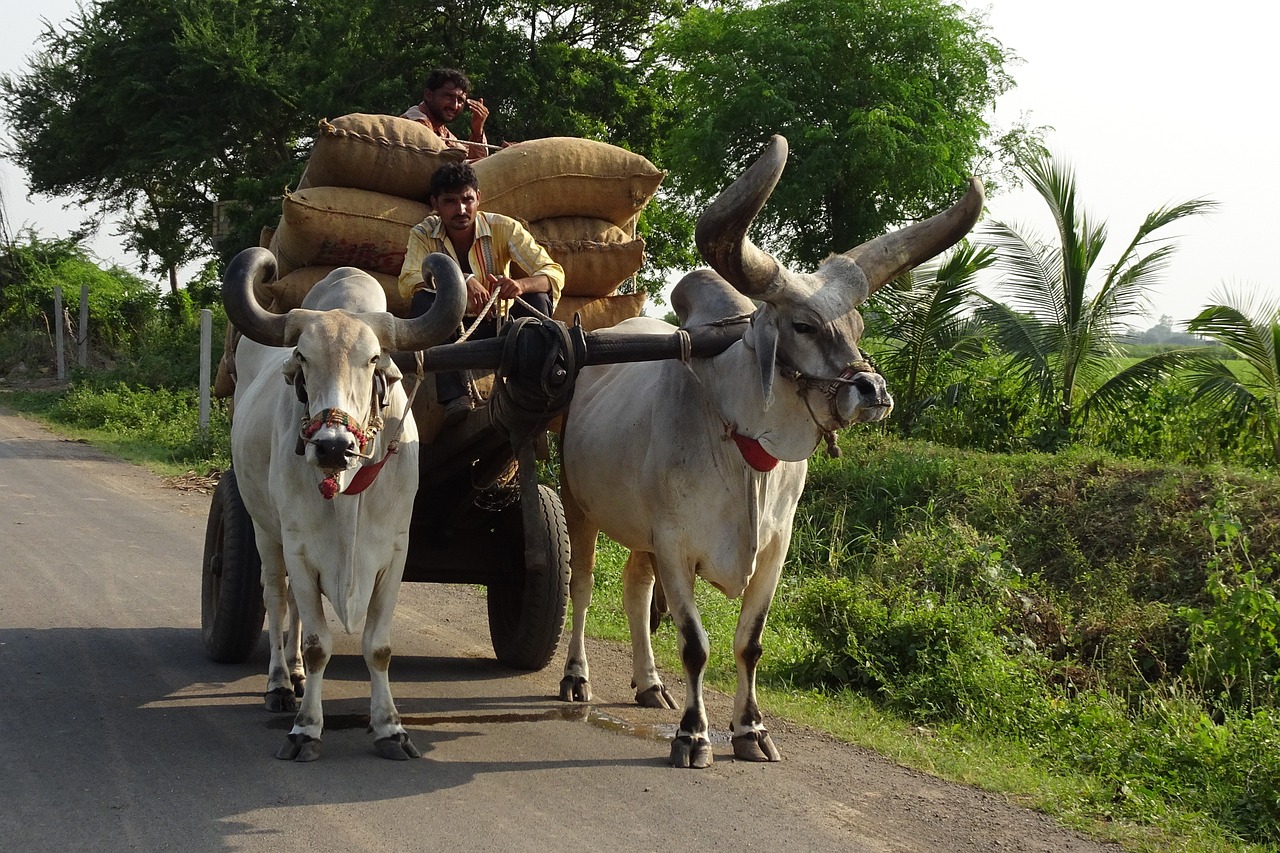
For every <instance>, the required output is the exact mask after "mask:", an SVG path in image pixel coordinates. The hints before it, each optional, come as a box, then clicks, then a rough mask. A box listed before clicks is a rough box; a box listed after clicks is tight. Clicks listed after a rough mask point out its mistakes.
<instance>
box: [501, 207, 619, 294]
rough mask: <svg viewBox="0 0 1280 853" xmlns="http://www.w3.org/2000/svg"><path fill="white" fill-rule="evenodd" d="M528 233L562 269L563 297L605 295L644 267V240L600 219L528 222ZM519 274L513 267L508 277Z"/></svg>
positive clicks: (583, 217) (569, 218) (561, 219)
mask: <svg viewBox="0 0 1280 853" xmlns="http://www.w3.org/2000/svg"><path fill="white" fill-rule="evenodd" d="M528 227H529V233H530V234H532V235H533V236H534V238H535V239H537V241H538V243H539V244H541V245H542V247H543V248H545V249H546V250H547V254H549V255H551V257H552V258H553V259H554V260H555V262H556V263H558V264H559V265H560V266H562V267H564V295H566V296H605V295H607V294H610V293H613V291H615V290H617V289H618V285H620V284H622V282H624V281H626V280H627V279H628V278H630V277H631V276H633V275H635V274H636V271H637V270H639V269H640V267H641V266H642V265H643V264H644V240H641V239H640V238H638V237H635V238H633V237H630V236H629V235H628V234H627V232H626V231H624V230H623V229H621V228H619V227H618V226H617V225H614V224H612V223H611V222H608V221H607V220H604V219H593V218H591V217H587V216H556V217H552V218H551V219H540V220H538V221H537V222H530V223H529V226H528ZM523 274H524V273H523V271H522V270H520V268H519V266H518V265H516V266H515V268H514V269H513V270H512V275H514V276H516V277H517V278H518V277H520V276H521V275H523Z"/></svg>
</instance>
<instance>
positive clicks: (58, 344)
mask: <svg viewBox="0 0 1280 853" xmlns="http://www.w3.org/2000/svg"><path fill="white" fill-rule="evenodd" d="M53 325H54V328H55V331H54V333H53V349H54V353H55V355H54V364H55V365H57V376H58V381H59V382H61V381H62V380H64V379H66V378H67V355H66V353H65V352H64V349H65V347H66V342H65V341H64V340H63V338H62V327H63V326H64V325H66V318H65V317H63V316H62V285H60V284H55V285H54V286H53Z"/></svg>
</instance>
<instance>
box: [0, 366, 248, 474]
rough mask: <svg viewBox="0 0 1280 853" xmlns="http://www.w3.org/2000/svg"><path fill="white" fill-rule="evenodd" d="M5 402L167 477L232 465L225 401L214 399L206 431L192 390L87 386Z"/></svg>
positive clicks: (1, 398)
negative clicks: (202, 427) (201, 423)
mask: <svg viewBox="0 0 1280 853" xmlns="http://www.w3.org/2000/svg"><path fill="white" fill-rule="evenodd" d="M0 403H2V404H4V405H6V406H8V407H10V408H12V409H14V410H16V411H20V412H23V413H24V414H27V415H29V416H31V417H34V418H36V419H38V420H40V421H42V422H44V423H46V424H48V425H49V426H51V427H53V428H55V429H57V430H58V431H59V432H60V433H62V434H64V435H67V436H69V437H71V438H75V439H79V440H83V441H87V442H89V443H91V444H93V445H94V446H96V447H99V448H101V449H102V450H104V451H106V452H107V453H110V454H112V455H113V456H118V457H120V458H121V459H126V460H128V461H130V462H134V463H137V464H139V465H143V466H145V467H147V468H149V469H150V470H152V471H155V472H156V473H158V474H161V475H164V476H180V475H182V474H186V473H189V472H194V473H197V474H208V473H210V472H215V471H222V470H224V469H226V468H227V467H229V465H230V449H229V448H230V431H231V425H230V417H229V415H228V412H227V406H226V401H224V400H214V401H212V406H211V409H210V413H209V424H208V427H207V428H206V429H204V430H201V429H200V417H199V414H200V412H199V397H198V395H197V393H196V392H195V391H194V390H191V389H179V390H168V389H163V388H162V389H145V388H131V387H130V386H128V385H125V384H122V383H116V384H111V385H107V386H105V387H98V386H95V385H93V384H89V383H84V384H72V385H71V387H70V388H69V389H67V390H65V391H12V392H7V393H5V394H2V395H0Z"/></svg>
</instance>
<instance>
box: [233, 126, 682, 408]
mask: <svg viewBox="0 0 1280 853" xmlns="http://www.w3.org/2000/svg"><path fill="white" fill-rule="evenodd" d="M465 156H466V152H464V151H463V150H461V149H458V148H452V147H449V146H447V145H446V144H445V142H444V140H442V139H441V138H440V137H439V136H438V135H436V133H435V132H434V131H432V130H431V128H429V127H427V126H426V125H424V124H421V123H419V122H416V121H411V120H409V119H402V118H399V117H397V116H385V115H368V114H363V113H353V114H351V115H347V116H342V117H341V118H337V119H334V120H333V121H328V120H322V121H321V122H320V125H319V133H318V134H317V136H316V140H315V144H314V147H313V148H312V151H311V156H310V157H309V158H308V160H307V166H306V169H305V171H304V172H303V174H302V178H301V179H300V180H299V181H298V186H297V188H296V189H295V190H294V191H293V192H291V193H286V194H285V197H284V201H283V203H282V211H281V216H280V222H279V224H278V225H277V226H276V227H275V228H274V229H270V228H264V229H263V233H262V236H261V240H260V243H261V245H263V246H264V247H266V248H269V249H270V250H271V252H272V254H273V255H275V258H276V265H277V279H276V281H274V282H271V283H268V284H266V285H265V286H264V288H263V290H264V291H265V292H263V293H261V294H260V298H261V299H262V301H263V302H264V303H265V304H267V305H268V306H269V307H270V309H271V310H272V311H274V312H276V313H284V312H286V311H288V310H290V309H292V308H297V307H300V306H301V304H302V300H303V298H304V297H305V296H306V295H307V293H308V292H309V291H310V289H311V287H312V286H313V285H315V283H316V282H318V281H319V280H320V279H321V278H323V277H324V276H325V275H327V274H328V273H329V272H330V271H332V270H333V269H335V268H336V267H340V266H352V267H357V268H359V269H362V270H365V271H366V272H369V273H371V274H372V275H373V276H374V278H376V279H377V280H378V281H379V282H380V283H381V284H382V286H383V289H384V290H385V291H386V294H387V307H388V310H390V311H391V312H392V313H393V314H396V315H398V316H401V317H404V316H407V313H408V309H409V303H408V300H407V299H406V298H405V297H403V296H402V295H401V294H400V290H399V287H398V286H397V279H398V277H399V275H400V268H401V266H402V265H403V263H404V256H405V249H406V247H407V245H408V242H409V231H410V229H412V228H413V226H415V225H417V224H418V223H419V222H421V221H422V220H423V219H425V218H426V217H427V216H428V215H429V214H430V213H431V208H430V206H429V205H428V204H427V191H428V188H429V186H430V182H431V176H432V175H433V174H434V173H435V171H436V169H438V168H440V166H442V165H444V164H445V163H450V162H460V161H462V160H463V159H464V158H465ZM473 166H474V168H475V170H476V176H477V178H478V179H479V183H480V195H481V205H480V206H481V209H482V210H487V211H490V212H493V213H503V214H506V215H508V216H512V217H515V218H517V219H519V220H521V221H522V222H524V223H525V224H526V225H527V226H528V228H529V230H530V232H531V233H532V234H533V235H534V236H535V237H536V238H537V239H538V241H539V242H540V243H541V244H542V245H543V246H545V247H546V249H547V251H548V252H549V253H550V255H551V256H552V257H553V258H554V259H555V260H556V261H557V262H558V263H559V264H560V265H561V266H563V267H564V269H565V289H564V294H563V296H562V297H561V300H560V303H559V305H558V306H557V308H556V311H555V317H556V319H558V320H563V321H565V322H570V321H571V320H572V318H573V316H574V314H575V313H578V314H579V316H580V317H581V319H582V323H583V325H584V326H585V327H586V328H587V329H588V330H590V329H595V328H604V327H606V326H611V325H613V324H615V323H617V322H620V321H621V320H623V319H626V318H628V317H634V316H637V315H639V314H640V312H641V311H642V310H643V308H644V294H643V293H640V294H626V295H619V294H617V293H616V291H617V289H618V287H619V286H620V285H621V284H622V282H623V281H625V280H626V279H627V278H629V277H631V276H633V275H635V273H636V271H638V270H639V269H640V266H641V265H642V264H643V262H644V241H643V240H641V239H639V238H637V237H636V236H635V222H636V217H637V216H638V215H639V212H640V210H641V209H642V208H643V207H644V205H645V204H646V203H648V201H649V199H650V198H652V197H653V194H654V193H655V192H656V191H657V188H658V184H659V183H661V181H662V178H663V177H664V176H665V174H666V173H665V172H662V171H661V170H659V169H657V168H656V167H654V165H653V164H652V163H650V162H649V161H648V160H647V159H645V158H644V157H641V156H640V155H638V154H633V153H631V152H629V151H626V150H625V149H622V148H618V147H616V146H613V145H608V144H606V143H602V142H593V141H591V140H588V139H575V138H568V137H554V138H549V139H538V140H533V141H531V142H523V143H520V144H519V145H515V146H512V147H510V148H506V149H503V150H501V151H498V152H496V153H494V154H492V155H491V156H489V157H485V158H483V159H481V160H478V161H476V162H475V163H474V164H473ZM523 274H524V273H523V271H521V270H519V269H514V270H512V275H514V276H517V277H518V276H520V275H523ZM227 339H228V348H227V351H226V353H224V355H223V362H222V363H221V364H220V365H219V371H218V380H217V382H215V389H214V390H215V394H216V395H217V396H219V397H224V396H229V395H230V394H231V393H232V391H233V390H234V375H235V365H234V362H233V358H232V357H231V356H229V355H228V353H231V352H233V349H232V348H231V344H230V343H229V342H230V340H231V333H230V330H228V338H227Z"/></svg>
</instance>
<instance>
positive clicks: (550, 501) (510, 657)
mask: <svg viewBox="0 0 1280 853" xmlns="http://www.w3.org/2000/svg"><path fill="white" fill-rule="evenodd" d="M538 507H539V509H541V510H542V512H541V515H542V519H543V523H544V524H545V525H546V529H547V539H546V541H547V548H548V553H547V560H546V562H547V568H546V569H545V570H539V569H534V570H530V569H527V568H526V567H524V566H517V567H516V571H515V572H514V574H513V576H512V577H511V578H509V579H507V580H506V581H504V582H501V583H494V584H490V585H489V596H488V600H489V638H490V640H491V641H492V642H493V651H494V653H495V654H496V655H497V657H498V661H499V662H500V663H503V664H505V665H507V666H509V667H511V668H512V669H524V670H539V669H542V668H543V667H545V666H546V665H547V664H549V663H550V662H551V660H552V659H553V658H554V657H555V655H556V647H557V646H558V645H559V644H560V636H561V634H563V633H564V617H565V613H566V612H567V610H568V608H569V530H568V527H567V526H566V524H565V520H564V507H563V505H561V503H560V496H559V495H557V494H556V493H555V490H553V489H551V488H550V487H548V486H545V485H539V486H538Z"/></svg>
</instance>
